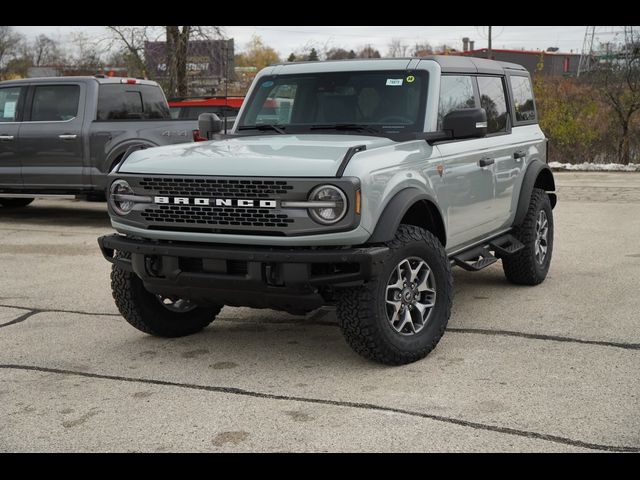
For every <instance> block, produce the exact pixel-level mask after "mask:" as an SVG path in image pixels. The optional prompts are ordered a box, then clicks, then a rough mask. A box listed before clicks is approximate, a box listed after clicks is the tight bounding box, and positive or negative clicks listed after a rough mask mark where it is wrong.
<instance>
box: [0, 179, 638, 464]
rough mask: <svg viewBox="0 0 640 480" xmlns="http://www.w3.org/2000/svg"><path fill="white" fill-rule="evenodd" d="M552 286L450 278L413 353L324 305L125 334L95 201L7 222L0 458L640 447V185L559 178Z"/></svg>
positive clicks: (1, 273) (29, 211) (235, 312)
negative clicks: (380, 352)
mask: <svg viewBox="0 0 640 480" xmlns="http://www.w3.org/2000/svg"><path fill="white" fill-rule="evenodd" d="M556 179H557V182H558V184H559V189H558V190H559V204H558V207H557V208H556V210H555V222H556V243H555V251H554V259H553V262H552V266H551V271H550V274H549V276H548V278H547V280H546V282H545V283H544V284H542V285H540V286H538V287H533V288H531V287H516V286H513V285H510V284H508V283H507V282H506V280H505V279H504V276H503V274H502V267H501V265H500V264H497V265H493V266H492V267H489V268H488V269H486V270H484V271H481V272H479V273H469V272H464V271H461V270H460V269H457V270H456V272H455V297H454V308H453V312H452V317H451V320H450V322H449V329H448V332H447V333H446V334H445V336H444V337H443V339H442V341H441V342H440V344H439V345H438V347H437V348H436V349H435V350H434V351H433V352H432V353H431V354H430V355H429V356H428V357H427V358H426V359H424V360H422V361H420V362H417V363H414V364H411V365H407V366H404V367H384V366H380V365H377V364H375V363H371V362H369V361H366V360H364V359H362V358H360V357H359V356H357V355H356V354H355V353H353V352H352V351H351V349H350V348H349V347H348V346H347V344H346V343H345V342H344V341H343V339H342V336H341V334H340V331H339V329H338V328H337V326H336V323H335V315H334V313H333V312H332V311H330V310H319V311H316V312H314V313H312V314H309V315H308V316H307V317H296V316H292V315H288V314H282V313H278V312H272V311H266V310H264V311H261V310H248V309H237V308H225V309H224V310H223V312H222V314H221V316H220V317H219V318H218V319H217V320H216V321H215V322H214V323H213V324H212V325H211V326H210V327H209V328H207V329H206V330H205V331H203V332H202V333H200V334H198V335H195V336H192V337H186V338H181V339H173V340H168V339H158V338H153V337H150V336H146V335H144V334H142V333H141V332H138V331H137V330H134V329H133V328H132V327H130V326H129V325H128V324H127V323H126V322H125V321H124V320H123V319H122V318H121V317H120V316H119V314H118V312H117V310H116V308H115V305H114V303H113V301H112V298H111V291H110V287H109V270H110V268H109V267H110V266H109V264H108V263H107V262H106V261H104V260H103V258H102V256H101V255H100V253H99V250H98V247H97V244H96V238H97V237H98V236H99V235H101V234H104V233H108V232H110V231H111V229H110V225H109V222H108V219H107V216H106V213H105V211H106V207H105V204H103V203H86V202H79V201H72V200H37V201H36V202H34V204H33V205H32V206H30V207H28V208H26V209H23V210H16V211H6V210H5V211H2V210H0V418H1V419H2V420H1V421H0V450H1V451H158V452H161V451H185V450H196V451H399V452H408V451H508V452H513V451H557V452H563V451H635V452H638V451H640V377H639V373H638V372H640V313H639V312H640V295H639V294H638V285H640V240H639V239H640V174H633V173H631V174H613V173H559V174H557V176H556Z"/></svg>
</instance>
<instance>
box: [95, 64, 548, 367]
mask: <svg viewBox="0 0 640 480" xmlns="http://www.w3.org/2000/svg"><path fill="white" fill-rule="evenodd" d="M200 130H201V135H207V136H208V137H207V138H211V139H212V140H211V141H208V142H204V143H199V144H186V145H175V146H167V147H159V148H150V149H147V150H140V151H136V152H133V153H131V154H130V155H129V156H127V157H126V158H125V159H124V160H123V161H122V162H121V163H120V164H119V165H118V166H117V167H116V169H115V170H114V171H113V172H112V173H111V174H110V185H111V187H110V196H109V212H110V215H111V219H112V225H113V227H114V228H115V229H116V230H117V231H118V232H119V234H114V235H108V236H104V237H101V238H100V239H99V244H100V248H101V250H102V253H103V254H104V256H105V257H106V258H107V259H108V260H109V261H110V262H112V263H113V270H112V275H111V281H112V289H113V296H114V298H115V301H116V304H117V306H118V308H119V310H120V312H121V313H122V315H123V316H124V317H125V319H126V320H127V321H128V322H129V323H131V324H132V325H133V326H134V327H136V328H138V329H139V330H142V331H143V332H146V333H150V334H153V335H159V336H165V337H176V336H182V335H187V334H191V333H194V332H197V331H199V330H201V329H202V328H204V327H206V326H207V325H208V324H209V323H211V322H212V321H213V320H214V318H215V317H216V315H217V314H218V313H219V312H220V309H221V308H222V307H223V305H232V306H247V307H256V308H274V309H279V310H284V311H288V312H292V313H300V314H302V313H305V312H308V311H311V310H313V309H315V308H318V307H320V306H325V305H335V306H336V308H337V317H338V320H339V324H340V327H341V329H342V332H343V334H344V336H345V338H346V340H347V342H348V343H349V344H350V345H351V347H353V349H354V350H355V351H356V352H358V353H359V354H361V355H363V356H365V357H368V358H370V359H373V360H376V361H378V362H382V363H385V364H392V365H397V364H405V363H409V362H413V361H416V360H418V359H421V358H423V357H425V356H426V355H427V354H428V353H429V352H430V351H431V350H432V349H433V348H434V347H435V346H436V344H437V343H438V341H439V340H440V337H441V336H442V334H443V333H444V331H445V327H446V325H447V321H448V319H449V316H450V312H451V303H452V296H453V281H452V275H451V268H452V266H454V265H457V266H460V267H462V268H464V269H466V270H470V271H475V270H480V269H482V268H484V267H487V266H489V265H491V264H493V263H494V262H496V261H498V259H500V260H502V265H503V268H504V272H505V275H506V277H507V279H508V280H509V281H511V282H513V283H517V284H524V285H536V284H539V283H540V282H542V281H543V280H544V278H545V277H546V275H547V272H548V270H549V264H550V262H551V254H552V249H553V216H552V208H553V207H554V206H555V203H556V195H555V194H554V193H553V191H554V190H555V185H554V179H553V175H552V173H551V170H550V169H549V167H548V166H547V164H546V138H545V136H544V134H543V133H542V131H541V130H540V127H539V126H538V122H537V116H536V108H535V102H534V98H533V93H532V88H531V80H530V78H529V75H528V73H527V71H526V70H525V69H524V68H522V67H521V66H518V65H514V64H508V63H501V62H495V61H490V60H483V59H475V58H465V57H456V56H441V57H439V56H436V57H430V58H410V59H382V60H355V61H354V60H350V61H332V62H309V63H287V64H281V65H274V66H270V67H268V68H266V69H264V70H262V71H261V72H260V73H259V74H258V75H257V77H256V79H255V81H254V83H253V85H252V87H251V89H250V91H249V93H248V96H247V100H246V101H245V103H244V105H243V107H242V109H241V111H240V113H239V117H238V121H237V122H236V124H235V125H234V128H233V129H232V130H231V131H230V133H229V134H227V135H222V134H220V131H221V125H220V121H219V119H218V118H217V117H215V116H214V115H212V114H204V115H202V116H201V117H200Z"/></svg>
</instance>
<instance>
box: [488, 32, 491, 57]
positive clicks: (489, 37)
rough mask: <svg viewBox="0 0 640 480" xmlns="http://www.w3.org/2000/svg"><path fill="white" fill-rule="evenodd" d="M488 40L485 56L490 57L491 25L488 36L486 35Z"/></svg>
mask: <svg viewBox="0 0 640 480" xmlns="http://www.w3.org/2000/svg"><path fill="white" fill-rule="evenodd" d="M488 40H489V47H488V48H487V58H488V59H491V25H489V36H488Z"/></svg>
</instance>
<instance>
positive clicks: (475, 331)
mask: <svg viewBox="0 0 640 480" xmlns="http://www.w3.org/2000/svg"><path fill="white" fill-rule="evenodd" d="M0 307H5V308H15V309H19V310H29V312H27V313H25V314H24V315H21V316H20V317H18V318H16V319H15V320H11V321H10V322H7V323H3V324H1V325H0V328H2V327H7V326H9V325H14V324H16V323H20V322H23V321H25V320H27V319H28V318H29V317H31V316H32V315H36V314H38V313H74V314H78V315H96V316H101V317H121V316H122V315H120V314H119V313H102V312H86V311H82V310H63V309H56V308H51V309H49V308H36V309H31V308H28V307H21V306H18V305H3V304H0ZM323 316H324V315H318V316H317V315H312V316H311V317H310V318H309V319H307V320H305V319H302V320H291V321H261V322H254V321H252V320H243V319H241V318H238V317H227V318H220V319H218V321H221V322H230V323H263V324H270V325H292V324H293V325H320V326H326V327H338V324H337V323H336V322H332V321H328V320H314V319H315V318H321V317H323ZM446 331H447V332H453V333H467V334H472V335H489V336H496V337H518V338H526V339H529V340H542V341H548V342H561V343H578V344H582V345H596V346H600V347H611V348H621V349H623V350H640V343H623V342H613V341H608V340H588V339H583V338H574V337H563V336H560V335H544V334H540V333H527V332H518V331H515V330H493V329H488V328H458V327H448V328H447V330H446Z"/></svg>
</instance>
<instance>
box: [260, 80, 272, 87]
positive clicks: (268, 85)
mask: <svg viewBox="0 0 640 480" xmlns="http://www.w3.org/2000/svg"><path fill="white" fill-rule="evenodd" d="M272 86H273V81H272V80H267V81H266V82H264V83H263V84H262V88H269V87H272Z"/></svg>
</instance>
